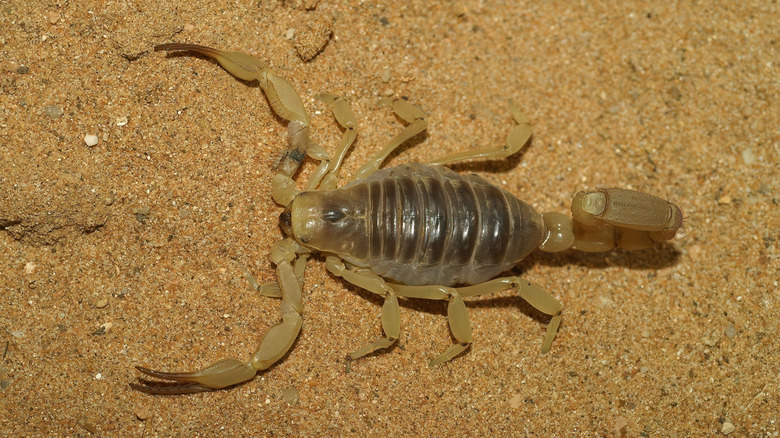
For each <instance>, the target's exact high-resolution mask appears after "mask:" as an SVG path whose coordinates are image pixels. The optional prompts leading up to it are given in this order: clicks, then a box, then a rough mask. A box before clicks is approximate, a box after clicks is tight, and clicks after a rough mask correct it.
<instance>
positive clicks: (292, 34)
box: [284, 27, 295, 40]
mask: <svg viewBox="0 0 780 438" xmlns="http://www.w3.org/2000/svg"><path fill="white" fill-rule="evenodd" d="M284 37H285V38H286V39H288V40H291V39H293V38H295V29H294V28H292V27H291V28H289V29H287V33H285V34H284Z"/></svg>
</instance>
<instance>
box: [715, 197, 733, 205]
mask: <svg viewBox="0 0 780 438" xmlns="http://www.w3.org/2000/svg"><path fill="white" fill-rule="evenodd" d="M718 204H720V205H728V204H731V196H722V197H721V198H720V199H718Z"/></svg>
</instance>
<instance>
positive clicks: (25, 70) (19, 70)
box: [16, 65, 30, 75]
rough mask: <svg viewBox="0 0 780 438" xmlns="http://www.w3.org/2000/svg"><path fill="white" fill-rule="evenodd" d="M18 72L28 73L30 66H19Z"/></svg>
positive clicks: (21, 73)
mask: <svg viewBox="0 0 780 438" xmlns="http://www.w3.org/2000/svg"><path fill="white" fill-rule="evenodd" d="M16 72H17V73H19V74H20V75H26V74H27V73H29V72H30V67H27V66H26V65H23V66H21V67H19V68H17V69H16Z"/></svg>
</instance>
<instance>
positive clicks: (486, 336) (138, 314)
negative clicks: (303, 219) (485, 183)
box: [0, 0, 780, 437]
mask: <svg viewBox="0 0 780 438" xmlns="http://www.w3.org/2000/svg"><path fill="white" fill-rule="evenodd" d="M613 3H615V2H577V3H574V2H567V1H557V2H543V3H542V2H500V1H468V2H460V3H459V4H456V5H453V4H450V3H449V2H426V1H421V0H414V1H412V2H408V3H406V6H402V7H395V6H390V5H391V3H381V4H376V3H374V2H363V1H352V2H346V3H345V4H341V3H340V2H329V1H320V2H317V0H309V1H308V2H306V1H298V2H282V1H271V2H265V1H260V2H258V1H246V2H232V1H231V2H227V1H204V0H189V1H186V2H175V1H174V2H168V4H171V5H172V6H165V7H163V6H162V5H163V3H162V2H152V1H138V2H97V1H78V2H53V1H46V2H44V1H37V2H36V1H32V2H22V1H18V0H11V1H10V2H8V1H5V2H2V3H0V14H2V20H0V86H1V87H2V93H0V156H1V157H2V161H0V189H1V190H0V227H2V228H0V269H1V270H2V274H1V279H0V294H1V295H0V329H2V330H0V352H1V354H2V356H1V361H0V435H3V436H32V435H38V436H41V435H49V436H91V435H96V436H215V435H222V436H288V435H295V436H329V435H337V434H339V435H347V436H378V435H381V436H409V435H416V436H433V437H436V436H441V437H446V436H455V435H457V436H488V435H491V436H510V435H512V436H545V437H547V436H629V437H636V436H644V437H663V436H674V437H680V436H713V435H718V434H729V433H730V434H731V436H766V437H773V436H778V435H779V434H780V418H779V415H778V412H779V410H778V392H779V391H778V383H779V381H778V380H779V379H780V377H779V374H778V373H779V370H780V357H779V356H780V355H779V354H778V344H779V342H778V315H779V313H778V278H780V252H778V244H779V243H778V239H779V238H780V214H778V211H779V210H780V207H779V205H780V177H778V170H780V165H779V164H778V163H780V130H779V129H778V114H780V82H778V77H780V40H778V35H780V26H779V25H778V23H779V22H780V11H778V5H777V3H776V2H768V1H764V0H760V1H752V2H741V3H742V4H741V5H739V6H738V5H737V4H736V2H720V3H721V4H718V2H709V1H705V2H697V4H695V5H693V4H691V5H688V4H687V3H680V4H677V3H676V2H675V4H674V5H673V6H672V5H669V6H666V5H662V4H660V3H659V2H631V1H629V2H620V5H619V6H618V5H616V4H613ZM171 41H176V42H194V43H200V44H205V45H210V46H214V47H218V48H223V49H231V50H238V51H244V52H247V53H250V54H252V55H254V56H256V57H258V58H260V59H264V60H267V61H268V62H269V63H270V65H271V66H272V68H273V70H274V71H276V72H277V73H278V74H280V75H282V76H284V77H286V78H288V79H289V80H290V82H291V83H292V84H293V85H294V86H295V88H296V89H297V90H298V91H299V93H300V95H301V96H302V97H303V99H304V102H305V104H306V106H307V108H308V110H309V113H310V114H311V117H312V132H313V136H314V138H315V139H316V140H317V141H318V142H319V143H321V144H322V145H324V146H325V147H326V148H327V149H329V150H332V149H333V148H334V147H335V145H336V144H337V142H338V139H339V136H340V130H339V128H338V126H337V125H336V123H335V122H334V120H333V117H332V115H331V113H330V112H329V110H328V108H327V107H326V106H325V105H324V104H322V103H321V102H319V101H317V100H315V99H314V96H315V95H316V94H317V93H321V92H331V93H335V94H338V95H341V96H344V97H346V98H347V99H349V100H350V101H351V102H352V105H353V107H354V110H355V112H356V114H357V116H358V118H359V120H360V128H359V129H360V134H359V140H358V141H357V143H356V145H355V148H354V151H353V152H351V153H350V155H349V156H348V157H347V160H346V162H345V165H344V171H343V172H342V175H343V176H344V180H345V181H346V178H348V176H349V175H350V174H351V173H352V172H354V171H355V170H356V169H357V167H358V166H359V165H360V164H361V163H362V162H364V160H365V159H366V158H367V157H368V156H370V154H371V153H372V152H373V151H375V150H377V148H378V147H380V145H381V144H383V143H384V142H385V141H387V139H389V138H390V137H391V136H392V135H394V134H395V133H397V132H398V131H399V130H400V129H401V126H402V124H401V123H400V121H399V119H398V118H396V117H394V116H393V115H392V113H391V112H390V111H389V110H387V109H386V108H382V107H380V106H379V105H378V102H379V101H380V99H381V98H382V97H408V98H409V99H410V100H411V101H413V102H415V103H417V104H418V105H420V106H421V107H422V108H423V109H424V110H425V111H427V112H428V113H429V114H430V117H429V120H430V127H429V128H428V131H427V133H426V134H425V135H423V136H420V137H417V138H416V139H415V140H414V141H413V142H412V146H411V147H405V148H402V150H401V151H400V152H399V153H397V154H395V155H393V156H392V157H391V160H390V163H389V164H399V163H403V162H407V161H425V160H430V159H433V158H435V157H438V156H441V155H443V154H444V153H447V152H453V151H457V150H461V149H464V148H477V147H482V146H486V145H491V144H497V143H500V142H502V141H503V139H504V136H505V135H506V133H507V132H508V130H509V129H510V128H511V126H512V120H511V117H510V115H509V112H508V110H507V101H508V99H510V98H511V99H514V100H515V101H516V102H518V104H519V106H520V107H521V108H522V110H523V111H524V112H525V114H527V116H528V117H529V118H530V119H531V121H532V122H533V124H534V125H535V135H534V138H533V139H532V141H531V144H530V145H529V146H528V147H527V149H526V150H525V152H523V153H521V154H518V156H515V157H512V158H510V159H509V160H507V161H503V162H502V161H499V162H495V161H493V162H486V163H475V164H467V165H461V166H456V170H458V171H461V172H475V173H478V174H480V175H482V176H483V177H484V178H486V179H488V180H489V181H492V182H494V183H496V184H497V185H500V186H501V187H504V188H506V189H507V190H509V191H511V192H513V193H516V194H517V195H518V196H519V197H520V198H521V199H524V200H526V201H528V202H529V203H531V204H532V205H533V206H534V207H536V208H537V209H538V210H540V211H560V212H566V211H567V209H568V208H569V205H570V200H571V198H572V196H573V194H574V193H576V192H577V191H578V190H582V189H593V188H597V187H626V188H633V189H638V190H642V191H645V192H649V193H653V194H656V195H659V196H661V197H664V198H667V199H670V200H672V201H674V202H676V203H677V204H678V205H680V207H681V208H682V210H683V212H684V215H685V223H684V227H683V229H682V230H681V232H680V233H679V234H678V237H677V238H676V239H675V240H674V241H673V242H671V243H667V244H664V245H660V246H658V247H657V248H653V249H651V250H645V251H639V252H628V251H614V252H610V253H605V254H587V253H578V252H575V251H567V252H564V253H561V254H558V255H549V254H544V253H534V254H532V255H531V256H530V257H529V258H528V259H526V261H524V262H523V263H522V264H521V265H520V266H519V267H518V268H517V270H516V271H517V272H518V273H519V274H520V275H523V276H524V277H525V278H527V279H528V280H530V281H532V282H535V283H537V284H540V285H543V286H544V287H546V288H548V289H549V290H550V291H552V293H553V294H554V295H555V296H556V297H557V298H558V299H559V300H560V301H561V302H562V303H563V304H564V306H565V308H566V310H565V319H564V324H563V326H562V327H561V330H560V333H559V335H558V338H557V339H556V341H555V342H554V344H553V349H552V351H551V352H550V353H549V354H547V355H541V354H540V345H541V340H542V337H543V333H544V329H545V325H546V323H547V321H548V319H547V318H545V317H544V316H543V315H541V314H539V313H538V312H536V311H534V310H533V309H532V308H530V306H528V305H527V304H526V303H525V302H523V301H522V300H521V299H520V298H519V297H517V295H516V294H514V293H511V292H505V293H501V294H498V295H494V296H490V297H485V298H482V299H477V300H472V301H471V302H470V303H469V305H468V307H469V312H470V316H471V320H472V323H473V326H474V344H473V346H472V347H471V348H470V350H469V351H468V352H466V353H465V354H463V355H461V356H460V357H458V358H456V359H455V360H453V361H451V362H449V363H447V364H445V365H442V366H439V367H435V368H428V367H427V362H428V361H429V360H430V359H431V358H432V357H433V356H435V355H437V354H439V353H440V352H441V351H443V350H444V349H445V348H446V347H447V346H448V345H450V343H451V342H452V339H451V337H450V335H449V332H448V329H447V323H446V317H445V311H446V306H445V304H443V303H441V302H420V301H414V300H412V301H405V302H404V303H403V304H402V325H403V334H402V336H401V339H400V341H399V343H398V345H397V346H396V347H395V348H393V349H391V350H390V351H388V352H386V353H384V354H377V355H373V356H370V357H367V358H364V359H362V360H359V361H355V362H351V363H350V362H348V361H347V360H346V353H348V352H350V351H352V350H354V349H356V348H357V347H359V346H361V345H363V344H365V343H367V342H369V341H370V340H372V339H374V338H375V337H376V336H377V335H378V334H379V332H380V325H379V310H380V304H381V303H380V302H379V301H378V300H377V299H376V298H374V297H372V296H370V295H369V294H367V293H366V292H364V291H361V290H358V289H356V288H354V287H351V286H349V285H348V284H346V283H345V282H343V281H340V280H338V279H335V278H334V277H333V276H331V275H330V274H329V273H328V272H327V271H326V270H325V268H324V265H323V263H322V260H314V261H313V262H312V263H310V268H309V270H308V271H307V274H306V283H305V311H306V314H305V322H304V328H303V331H302V333H301V335H300V337H299V339H298V341H297V343H296V344H295V345H294V347H293V349H292V351H291V352H290V354H289V355H288V356H287V357H286V358H284V359H283V360H282V361H280V362H279V363H278V364H277V365H276V366H274V367H273V368H271V369H270V370H268V371H265V372H261V373H259V374H258V376H257V378H255V379H254V380H253V381H251V382H249V383H247V384H244V385H240V386H238V387H235V388H232V389H229V390H224V391H217V392H212V393H204V394H197V395H190V396H174V397H163V396H149V395H146V394H142V393H139V392H136V391H133V390H131V389H130V387H129V386H128V383H129V382H132V381H134V380H135V379H136V378H137V376H138V374H137V372H136V371H135V370H134V368H133V367H134V366H135V365H139V364H141V365H146V366H150V367H153V368H158V369H165V370H187V369H192V368H196V367H200V366H203V365H206V364H208V363H210V362H212V361H214V360H217V359H220V358H224V357H238V358H247V357H249V355H250V354H251V353H252V352H253V351H254V349H255V348H256V347H257V345H258V343H259V340H260V339H261V337H262V336H263V335H264V333H265V332H266V331H267V330H268V328H269V327H270V326H271V325H273V324H275V323H276V322H277V318H278V306H279V302H278V301H276V300H273V299H270V298H264V297H260V296H258V295H257V294H255V293H254V292H252V291H251V290H250V288H249V286H248V284H247V282H246V280H245V278H244V277H243V275H242V274H241V271H240V270H239V269H238V268H237V267H236V266H235V265H234V264H233V262H232V260H233V259H236V260H239V261H241V262H242V263H244V264H245V265H247V266H248V267H249V269H250V270H251V271H252V272H253V273H254V274H255V275H256V276H257V277H258V279H259V280H260V281H261V282H267V281H271V280H273V278H274V271H273V267H272V266H271V264H270V263H269V261H268V252H269V248H270V247H271V245H272V243H273V242H274V241H276V240H277V239H279V238H280V237H281V231H280V230H279V228H278V219H277V218H278V215H279V213H280V211H281V208H280V207H278V206H277V205H275V204H274V203H273V201H272V200H271V197H270V179H271V176H272V166H273V165H274V163H275V162H276V160H277V159H278V157H279V154H280V153H281V151H282V150H283V149H284V148H285V146H286V143H285V142H286V139H285V126H284V124H283V123H282V121H281V119H279V118H278V117H275V116H274V115H273V114H272V112H271V110H270V109H269V106H268V102H267V101H266V99H265V98H264V97H263V95H262V93H261V90H260V89H259V88H258V87H257V86H251V85H249V84H246V83H243V82H241V81H238V80H235V79H233V78H232V77H231V76H229V75H228V74H227V73H226V72H225V71H224V70H222V69H221V68H220V67H219V66H217V65H216V64H215V63H213V62H211V61H209V60H206V59H205V58H202V57H197V56H166V55H164V54H161V53H154V52H152V51H151V48H152V47H153V46H154V45H156V44H160V43H164V42H171ZM87 135H94V136H96V137H97V144H96V145H94V146H88V145H87V144H86V143H85V136H87ZM314 164H315V163H313V162H307V163H306V165H305V166H304V168H303V169H302V171H301V173H300V178H299V179H300V180H305V179H306V176H307V175H308V174H309V173H310V172H311V171H312V170H313V168H314V167H315V166H314Z"/></svg>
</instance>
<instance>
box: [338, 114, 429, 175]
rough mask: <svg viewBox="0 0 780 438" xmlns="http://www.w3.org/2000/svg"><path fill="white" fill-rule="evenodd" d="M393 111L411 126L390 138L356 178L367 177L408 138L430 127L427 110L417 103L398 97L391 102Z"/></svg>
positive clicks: (359, 171)
mask: <svg viewBox="0 0 780 438" xmlns="http://www.w3.org/2000/svg"><path fill="white" fill-rule="evenodd" d="M391 106H392V108H393V111H394V112H395V114H396V115H398V117H400V118H402V119H404V120H405V121H406V122H408V123H409V126H407V127H406V128H404V130H403V131H401V132H400V133H399V134H398V135H396V136H395V137H393V138H392V139H390V141H389V142H388V143H387V144H386V145H385V147H384V148H382V150H381V151H379V152H378V153H377V154H376V155H374V158H372V159H370V160H368V162H366V163H365V164H363V166H361V167H360V169H358V171H357V172H356V173H355V175H354V176H353V178H354V179H360V178H365V177H367V176H369V175H371V174H372V173H374V172H376V170H377V169H379V167H380V166H381V165H382V163H383V162H384V161H385V159H386V158H387V157H388V156H389V155H390V154H391V153H392V152H393V151H394V150H395V149H396V148H398V146H401V145H402V144H403V143H404V142H405V141H406V140H409V139H410V138H412V137H414V136H415V135H417V134H419V133H421V132H423V131H424V130H425V128H427V127H428V120H427V119H426V114H425V112H424V111H423V110H422V109H420V107H418V106H417V105H413V104H411V103H409V102H407V101H405V100H400V99H396V100H394V101H393V102H392V103H391Z"/></svg>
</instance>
